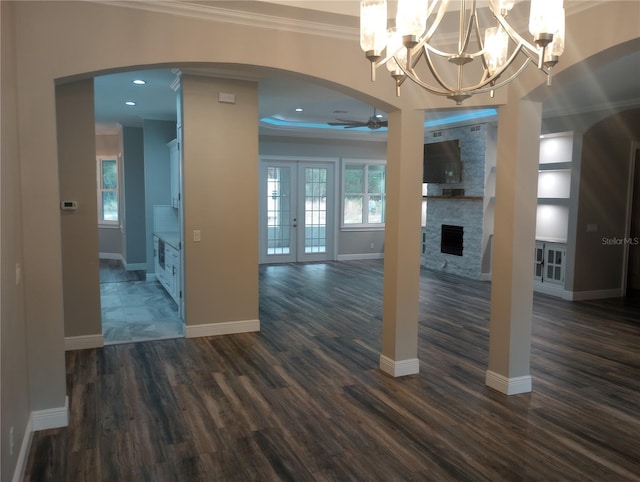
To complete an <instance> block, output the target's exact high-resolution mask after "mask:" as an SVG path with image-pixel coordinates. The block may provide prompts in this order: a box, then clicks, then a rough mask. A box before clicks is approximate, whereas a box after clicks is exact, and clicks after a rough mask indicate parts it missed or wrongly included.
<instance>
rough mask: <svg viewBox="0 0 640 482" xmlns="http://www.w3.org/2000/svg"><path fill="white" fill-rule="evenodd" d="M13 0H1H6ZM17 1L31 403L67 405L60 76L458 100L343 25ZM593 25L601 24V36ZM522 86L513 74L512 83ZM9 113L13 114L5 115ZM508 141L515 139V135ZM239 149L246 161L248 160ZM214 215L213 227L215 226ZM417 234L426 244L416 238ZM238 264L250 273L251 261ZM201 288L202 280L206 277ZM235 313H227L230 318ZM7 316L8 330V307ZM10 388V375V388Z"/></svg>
mask: <svg viewBox="0 0 640 482" xmlns="http://www.w3.org/2000/svg"><path fill="white" fill-rule="evenodd" d="M5 3H6V2H2V5H3V8H5ZM14 8H15V11H16V18H15V28H16V48H15V56H11V55H10V59H11V57H13V59H15V61H16V62H15V67H16V69H15V72H16V77H17V80H18V83H17V85H18V86H19V88H18V92H17V96H18V98H17V101H18V110H19V116H18V121H19V122H18V124H19V129H18V133H17V134H16V133H15V132H13V135H14V136H15V135H18V136H19V137H18V138H19V142H18V146H16V149H15V150H14V153H15V154H16V155H17V153H18V152H19V156H20V168H21V181H22V182H21V195H22V197H21V199H22V208H23V210H22V226H23V230H24V236H23V238H22V247H23V252H24V263H23V267H24V283H25V297H26V298H25V299H26V304H25V313H26V322H27V327H28V328H27V329H28V345H29V351H28V353H29V355H28V356H29V360H28V366H29V380H30V389H31V393H30V401H31V404H30V409H31V410H37V409H44V408H53V407H61V406H63V405H64V396H65V386H64V343H63V337H64V331H63V326H64V322H63V320H64V317H63V294H62V279H63V277H62V261H61V256H60V253H61V250H62V243H61V231H60V229H61V228H60V211H59V207H58V203H59V200H60V196H59V185H58V181H57V179H58V161H59V160H58V156H57V143H56V118H55V97H54V92H55V89H54V80H55V79H58V78H63V77H69V76H82V75H84V74H85V73H87V72H96V71H105V70H108V69H119V68H127V67H129V66H144V65H180V64H184V63H197V64H198V65H216V66H222V67H224V66H232V67H234V68H238V69H242V67H243V66H245V65H247V66H258V67H263V66H264V67H270V68H273V69H281V70H285V71H291V72H298V73H300V74H302V75H304V76H305V78H307V79H314V78H315V79H316V80H317V81H319V82H321V83H323V84H324V85H329V86H335V87H337V88H340V89H341V90H342V91H344V92H347V93H349V94H352V95H354V96H356V97H358V98H359V99H361V100H365V101H369V102H372V103H375V104H376V106H377V107H379V108H382V109H384V110H385V111H387V112H392V111H394V110H396V109H399V108H406V109H423V108H424V109H432V108H437V107H447V108H451V107H452V104H451V102H450V101H447V100H446V99H445V100H443V99H440V98H434V97H433V96H430V95H428V94H426V93H425V92H423V91H421V90H420V89H417V88H415V86H413V85H410V84H409V83H407V84H406V85H405V86H404V87H403V93H402V96H401V97H400V98H396V97H395V92H394V89H393V84H392V81H391V80H390V79H388V78H387V77H386V76H384V75H380V76H379V80H378V81H377V82H375V83H372V82H370V80H369V76H368V63H367V61H366V60H365V59H364V58H363V55H362V52H361V51H360V49H359V47H358V42H357V36H356V35H355V32H354V34H353V35H352V36H351V37H348V38H347V36H345V35H338V34H336V35H328V36H323V37H316V36H314V35H311V34H302V33H293V32H286V31H275V30H269V29H264V28H259V27H248V26H243V25H237V24H233V25H231V24H225V23H221V22H212V21H207V20H202V19H196V18H191V17H178V16H173V15H168V14H164V13H156V12H151V11H143V10H137V9H133V8H124V7H118V6H116V5H105V4H96V3H92V2H66V3H58V2H16V4H15V7H14ZM639 14H640V3H638V2H607V8H605V7H604V6H601V7H597V8H594V9H592V11H589V12H587V13H585V14H583V15H581V18H580V19H579V20H580V28H578V29H576V30H575V31H572V34H571V37H570V38H571V39H572V41H573V43H572V44H571V46H570V47H569V51H568V53H567V55H566V56H563V59H562V62H561V64H560V65H559V66H558V68H557V71H558V74H557V76H556V80H558V81H561V80H562V73H563V71H564V70H565V69H567V70H569V68H570V67H571V65H572V63H573V62H574V61H579V60H581V59H583V58H585V57H589V56H591V55H593V54H595V53H597V52H600V51H602V50H605V49H607V48H608V47H609V46H611V45H615V44H617V43H621V42H625V41H628V40H629V39H633V38H637V37H638V29H637V18H638V15H639ZM634 22H635V23H634ZM572 24H573V25H577V23H573V20H572V22H570V23H569V25H572ZM603 26H605V27H603ZM3 27H4V25H3ZM116 32H117V34H114V33H116ZM593 32H598V33H599V35H593ZM3 34H4V28H3ZM239 39H243V41H238V40H239ZM2 53H3V63H4V62H5V58H6V55H5V54H6V53H9V54H11V53H12V51H11V48H10V47H6V46H5V44H4V43H3V46H2ZM247 73H255V74H258V73H259V69H254V68H251V69H247ZM538 74H539V73H538ZM532 78H533V80H531V81H530V82H529V83H527V84H526V87H525V88H523V89H522V91H521V92H522V93H523V94H526V93H527V92H528V91H529V90H530V89H532V88H534V87H535V86H537V85H539V84H540V83H542V82H544V79H542V78H541V76H539V75H535V76H534V75H533V74H532ZM516 87H517V86H515V85H514V86H513V87H510V89H511V88H513V89H515V88H516ZM3 93H4V84H3ZM505 99H506V95H505V94H504V93H503V92H497V97H496V99H494V100H492V101H490V100H489V99H488V97H486V96H482V97H478V98H472V99H470V101H468V102H466V104H467V105H468V106H471V105H484V104H487V103H489V102H491V103H493V104H494V105H496V104H499V103H500V102H504V100H505ZM3 115H4V104H3ZM12 119H13V120H15V117H11V118H10V119H9V121H11V120H12ZM5 128H8V129H9V128H10V127H5V123H4V122H3V126H2V129H3V134H4V132H5ZM501 142H506V143H508V142H509V140H504V141H501ZM499 148H500V146H499ZM3 149H4V136H3ZM400 156H401V157H402V154H400ZM236 160H238V161H239V162H241V163H244V162H246V160H245V159H234V161H236ZM388 162H404V161H403V159H402V158H401V159H391V158H389V159H388ZM242 194H243V195H244V194H245V193H242ZM3 196H4V191H3ZM400 215H403V214H402V213H401V214H400ZM247 221H248V220H247ZM195 222H199V220H197V219H196V220H195ZM225 222H227V221H226V220H225ZM228 222H231V221H228ZM252 222H253V220H252ZM417 222H419V219H418V220H417ZM496 222H498V220H496ZM407 225H408V224H407V223H405V222H399V223H397V224H395V226H397V229H398V230H399V231H398V233H395V234H394V235H396V236H398V237H399V238H401V239H402V240H405V241H406V240H407V239H409V238H411V236H413V235H414V234H415V233H414V231H415V230H414V229H413V228H412V227H411V228H409V229H408V230H407V231H404V230H403V229H404V226H407ZM194 226H195V223H194V224H191V225H190V229H193V228H194ZM206 226H207V228H206V229H209V225H208V224H207V225H206ZM3 229H4V222H3ZM10 229H11V225H10ZM240 232H242V233H244V232H245V231H244V230H241V231H240ZM388 234H389V233H387V235H388ZM231 235H232V233H231V234H230V236H231ZM234 239H235V238H234ZM43 240H44V241H45V242H43ZM224 240H225V243H230V242H231V238H224ZM415 243H416V245H417V244H418V243H419V238H418V237H416V239H415ZM396 246H400V244H396ZM222 247H223V248H228V245H226V244H225V245H224V246H222ZM387 247H388V244H387ZM255 249H256V250H257V246H256V248H255ZM3 250H4V248H3ZM246 251H247V252H248V247H247V249H246ZM206 256H209V255H208V254H207V255H206ZM400 258H402V259H401V262H402V263H403V264H407V262H408V259H406V258H404V257H403V255H400ZM191 262H192V263H193V261H191ZM9 269H12V268H11V266H9ZM4 271H5V268H4V266H3V273H4ZM240 273H245V271H244V269H243V270H241V271H240ZM225 275H227V276H229V283H230V284H232V285H233V286H235V287H238V286H240V285H242V283H243V280H242V279H240V277H239V274H237V273H235V272H230V273H226V272H225ZM251 276H253V274H251ZM187 281H188V280H187ZM250 283H253V279H251V280H250ZM194 288H195V287H194ZM189 289H191V288H189ZM197 289H200V290H203V291H204V290H206V286H200V287H199V288H197ZM201 295H202V294H200V295H199V296H201ZM251 296H252V294H251ZM385 296H387V295H386V292H385ZM3 309H4V306H3ZM253 309H254V308H251V310H253ZM194 310H195V312H194V314H196V315H197V320H200V319H205V318H206V316H207V315H206V313H205V310H204V309H203V308H202V307H201V306H197V307H195V308H194ZM228 315H229V313H225V316H226V317H227V318H228V317H229V316H228ZM250 315H251V314H250V313H245V312H242V313H239V314H238V316H241V317H245V316H250ZM216 316H218V315H216ZM2 327H3V330H4V329H5V319H4V317H3V319H2ZM4 343H5V342H4V335H3V344H4ZM3 358H4V352H3ZM15 369H16V371H17V372H18V373H24V372H25V371H26V367H25V366H24V365H22V366H20V367H15ZM6 387H7V385H5V380H4V379H3V380H2V392H3V393H4V392H5V388H6ZM3 437H5V433H4V428H3Z"/></svg>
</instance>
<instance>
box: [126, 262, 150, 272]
mask: <svg viewBox="0 0 640 482" xmlns="http://www.w3.org/2000/svg"><path fill="white" fill-rule="evenodd" d="M124 269H125V271H142V270H145V269H147V263H127V262H125V263H124Z"/></svg>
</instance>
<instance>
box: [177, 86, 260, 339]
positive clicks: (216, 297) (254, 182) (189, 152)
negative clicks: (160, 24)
mask: <svg viewBox="0 0 640 482" xmlns="http://www.w3.org/2000/svg"><path fill="white" fill-rule="evenodd" d="M221 92H222V93H227V94H234V95H235V99H236V101H235V103H222V102H219V101H218V98H219V93H221ZM182 116H183V117H182V123H181V125H182V136H183V143H182V158H183V161H182V162H183V166H182V168H183V194H184V197H183V202H184V204H183V205H184V230H185V231H184V232H185V235H184V238H185V244H184V260H185V266H184V273H185V280H184V293H185V312H184V316H185V323H186V325H187V328H188V327H189V326H190V325H212V324H218V323H224V322H245V321H255V320H257V319H258V164H259V163H258V85H257V84H256V83H254V82H246V81H236V80H223V79H214V78H209V77H198V76H193V75H184V76H183V77H182ZM195 230H197V231H199V232H200V237H199V240H198V241H197V242H196V241H193V236H192V233H193V232H194V231H195Z"/></svg>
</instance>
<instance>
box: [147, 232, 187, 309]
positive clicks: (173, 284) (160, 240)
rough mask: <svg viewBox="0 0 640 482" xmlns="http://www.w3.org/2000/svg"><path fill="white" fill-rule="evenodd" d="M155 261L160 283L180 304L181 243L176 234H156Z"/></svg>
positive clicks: (154, 238)
mask: <svg viewBox="0 0 640 482" xmlns="http://www.w3.org/2000/svg"><path fill="white" fill-rule="evenodd" d="M153 260H154V267H155V273H156V276H157V278H158V281H160V284H161V285H162V286H163V287H164V288H165V289H166V290H167V293H169V295H170V296H171V298H173V300H174V301H175V302H176V303H177V304H180V273H181V269H180V241H179V239H178V237H177V236H176V234H175V233H170V234H167V235H163V234H161V233H158V234H154V236H153Z"/></svg>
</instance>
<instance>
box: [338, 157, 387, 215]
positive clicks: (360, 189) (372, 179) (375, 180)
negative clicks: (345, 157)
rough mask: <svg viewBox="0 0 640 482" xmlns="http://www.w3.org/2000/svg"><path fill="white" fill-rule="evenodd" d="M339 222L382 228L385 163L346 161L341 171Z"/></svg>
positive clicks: (384, 207) (384, 204)
mask: <svg viewBox="0 0 640 482" xmlns="http://www.w3.org/2000/svg"><path fill="white" fill-rule="evenodd" d="M343 180H344V183H343V194H344V195H343V198H342V199H343V212H342V224H343V226H346V227H383V226H384V218H385V210H386V199H385V197H386V194H385V193H386V166H385V165H384V164H381V163H376V164H373V163H372V164H367V163H362V162H361V163H350V162H347V163H345V165H344V171H343Z"/></svg>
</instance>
